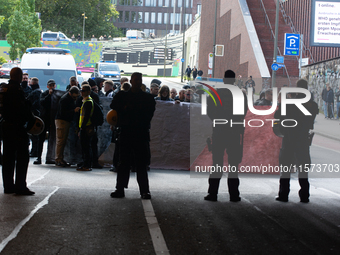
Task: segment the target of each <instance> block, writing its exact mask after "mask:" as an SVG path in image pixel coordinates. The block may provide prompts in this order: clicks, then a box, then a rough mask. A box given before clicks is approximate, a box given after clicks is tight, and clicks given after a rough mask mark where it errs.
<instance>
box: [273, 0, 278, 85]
mask: <svg viewBox="0 0 340 255" xmlns="http://www.w3.org/2000/svg"><path fill="white" fill-rule="evenodd" d="M279 1H280V0H277V1H276V17H275V38H274V56H273V63H276V58H277V41H278V34H279V11H280V2H279ZM275 82H276V71H274V70H272V88H274V87H276V85H275Z"/></svg>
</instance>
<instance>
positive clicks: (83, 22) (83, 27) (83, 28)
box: [82, 12, 87, 41]
mask: <svg viewBox="0 0 340 255" xmlns="http://www.w3.org/2000/svg"><path fill="white" fill-rule="evenodd" d="M82 16H84V20H83V41H84V35H85V19H87V17H86V16H85V12H84V13H83V14H82Z"/></svg>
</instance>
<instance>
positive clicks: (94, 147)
mask: <svg viewBox="0 0 340 255" xmlns="http://www.w3.org/2000/svg"><path fill="white" fill-rule="evenodd" d="M91 149H92V163H93V164H94V165H96V164H98V136H97V132H94V134H93V136H92V140H91Z"/></svg>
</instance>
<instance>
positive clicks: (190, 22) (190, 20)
mask: <svg viewBox="0 0 340 255" xmlns="http://www.w3.org/2000/svg"><path fill="white" fill-rule="evenodd" d="M191 24H192V14H191V13H190V14H189V25H191Z"/></svg>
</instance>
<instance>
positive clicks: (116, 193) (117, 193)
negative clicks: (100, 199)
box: [110, 190, 125, 198]
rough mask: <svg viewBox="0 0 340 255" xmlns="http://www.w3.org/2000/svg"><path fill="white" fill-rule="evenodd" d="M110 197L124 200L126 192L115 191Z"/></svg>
mask: <svg viewBox="0 0 340 255" xmlns="http://www.w3.org/2000/svg"><path fill="white" fill-rule="evenodd" d="M110 196H111V197H113V198H123V197H125V194H124V190H123V191H120V190H115V191H114V192H112V193H111V194H110Z"/></svg>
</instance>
